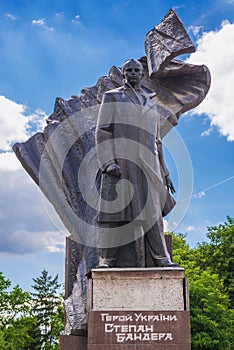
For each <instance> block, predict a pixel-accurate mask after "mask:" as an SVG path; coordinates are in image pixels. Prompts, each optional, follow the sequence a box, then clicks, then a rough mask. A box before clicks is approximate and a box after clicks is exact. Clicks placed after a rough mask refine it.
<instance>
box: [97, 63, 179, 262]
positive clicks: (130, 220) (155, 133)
mask: <svg viewBox="0 0 234 350" xmlns="http://www.w3.org/2000/svg"><path fill="white" fill-rule="evenodd" d="M122 74H123V79H124V84H123V86H121V87H119V88H117V89H114V90H110V91H108V92H106V93H105V94H104V95H103V99H102V103H101V107H100V110H99V115H98V121H97V128H96V149H97V157H98V161H99V166H100V169H101V172H102V181H101V189H100V195H101V197H102V199H101V201H102V202H100V210H99V214H98V222H99V227H100V258H99V267H119V266H121V264H119V263H118V261H119V255H120V254H121V251H122V252H124V253H122V254H124V257H122V259H124V267H130V266H132V267H133V266H134V264H135V265H136V264H137V263H136V262H135V261H136V259H135V260H134V259H133V260H131V257H130V255H131V253H130V252H132V251H134V249H133V245H134V244H135V242H134V241H135V240H136V237H137V238H139V235H137V234H136V231H137V230H138V232H139V230H141V231H142V230H143V232H144V242H145V246H147V248H148V250H149V252H150V255H151V258H152V260H153V263H154V265H155V266H157V267H176V266H178V265H177V264H173V263H172V261H171V259H170V255H169V253H168V251H167V247H166V243H165V238H164V233H163V218H162V211H163V208H164V206H165V203H166V201H167V198H168V196H169V197H170V195H169V191H171V193H174V192H175V189H174V186H173V183H172V181H171V179H170V176H169V172H168V169H167V167H166V164H165V160H164V156H163V148H162V142H161V137H160V110H159V106H158V105H157V104H156V103H155V102H154V96H155V94H154V93H152V91H150V90H148V91H146V89H143V88H142V87H141V80H142V77H143V67H142V64H141V62H140V61H137V60H134V59H130V60H128V61H126V62H125V63H124V65H123V66H122ZM120 180H125V182H124V183H122V187H121V185H120V186H119V188H118V182H119V181H120ZM103 199H104V202H103ZM113 201H114V202H115V205H116V210H108V208H110V206H111V202H113ZM121 204H122V206H121ZM112 209H113V208H112ZM117 209H118V210H117ZM103 229H104V230H106V231H107V233H106V234H102V230H103Z"/></svg>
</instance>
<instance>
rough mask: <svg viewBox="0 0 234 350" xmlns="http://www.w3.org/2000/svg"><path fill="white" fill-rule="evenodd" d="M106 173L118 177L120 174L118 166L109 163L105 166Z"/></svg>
mask: <svg viewBox="0 0 234 350" xmlns="http://www.w3.org/2000/svg"><path fill="white" fill-rule="evenodd" d="M106 173H107V174H109V175H112V176H117V177H119V176H120V175H121V170H120V167H119V166H118V165H117V164H110V165H108V167H107V168H106Z"/></svg>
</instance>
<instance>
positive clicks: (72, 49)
mask: <svg viewBox="0 0 234 350" xmlns="http://www.w3.org/2000/svg"><path fill="white" fill-rule="evenodd" d="M170 8H174V9H175V11H176V12H177V14H178V15H179V17H180V18H181V20H182V21H183V23H184V25H185V27H186V29H187V30H188V32H189V34H190V36H191V38H192V40H193V42H194V44H195V46H196V47H197V52H196V53H195V54H192V55H191V56H190V57H189V58H187V59H188V60H189V61H190V62H193V63H196V64H203V63H204V64H207V66H208V67H209V68H210V71H211V75H212V85H211V89H210V92H209V94H208V96H207V98H206V100H205V101H204V102H203V103H202V104H201V105H200V106H199V107H198V108H197V109H196V110H194V111H193V112H190V113H187V114H186V115H184V116H182V117H181V120H180V123H179V125H178V126H177V128H176V130H177V132H178V133H179V135H180V136H181V137H182V139H183V141H184V144H185V146H184V147H185V148H186V149H187V151H188V154H189V157H190V159H191V164H192V169H193V194H194V195H193V197H192V199H191V202H190V205H189V208H188V210H187V211H186V213H185V216H184V218H183V220H182V221H181V220H178V222H176V219H177V218H173V217H172V218H170V217H169V218H167V222H166V223H165V226H166V227H167V228H169V229H173V230H175V231H176V232H183V233H188V242H189V243H190V244H191V245H192V246H193V245H195V244H196V243H197V242H201V241H203V240H204V239H205V233H206V228H207V226H212V225H216V224H219V223H221V222H223V221H224V220H225V219H226V215H230V216H233V214H234V210H233V209H234V204H233V198H234V157H233V141H234V116H233V113H234V112H233V111H234V99H233V91H234V64H233V63H234V61H233V57H234V44H233V43H234V0H212V1H195V0H191V1H168V0H162V1H159V0H158V1H156V0H154V1H151V0H145V1H137V0H135V1H133V0H116V1H110V0H109V1H107V0H103V1H95V0H91V1H89V0H87V1H86V0H82V1H71V0H69V1H65V0H57V1H56V0H51V1H49V2H48V1H46V0H44V1H43V0H40V1H29V0H28V1H26V0H25V1H23V0H22V1H9V0H8V1H4V0H1V6H0V96H1V97H0V121H1V130H0V192H1V195H0V237H1V245H0V270H1V271H3V273H4V274H5V275H6V276H7V277H8V278H10V279H11V280H12V283H13V284H16V283H19V284H20V285H21V286H22V287H23V288H25V289H29V288H30V285H31V284H32V277H35V276H38V275H39V274H40V272H41V270H42V269H44V268H45V269H46V270H48V271H49V273H51V274H53V275H54V274H56V273H58V274H59V276H60V280H61V281H63V271H64V237H65V233H63V232H59V229H58V226H60V225H59V223H57V225H54V224H53V223H52V222H51V218H50V216H51V215H48V214H47V210H48V209H46V208H47V205H46V208H45V204H44V202H43V201H42V198H41V195H40V193H39V190H38V188H37V186H36V185H35V184H34V183H33V181H32V180H31V179H30V178H29V176H28V175H27V174H26V172H25V171H24V170H23V169H22V168H21V166H20V164H19V162H18V161H17V159H16V158H15V156H14V154H12V152H11V146H12V144H13V143H14V142H16V141H22V140H26V139H27V138H28V137H29V136H30V135H32V134H33V133H35V131H37V130H41V129H42V128H43V124H44V120H45V118H46V116H47V115H49V114H50V113H52V111H53V105H54V100H55V98H56V97H58V96H59V97H63V98H65V99H67V98H69V97H70V96H71V95H78V94H79V93H80V90H81V89H82V88H83V87H85V86H91V85H94V84H95V83H96V80H97V79H98V78H99V77H100V76H103V75H106V74H107V73H108V71H109V69H110V68H111V66H112V65H122V63H123V62H124V61H125V60H126V59H128V58H140V57H141V56H143V55H144V39H145V35H146V34H147V32H148V31H149V30H150V29H152V28H153V26H155V25H156V24H157V23H159V22H160V21H161V20H162V18H163V17H164V15H165V14H166V13H167V11H168V10H169V9H170ZM167 158H168V163H169V167H170V169H171V175H172V178H173V179H174V181H175V184H176V185H178V178H179V176H180V174H178V173H177V169H176V167H177V165H176V164H175V162H174V161H173V159H171V156H170V154H169V152H167ZM182 170H183V172H184V176H186V174H187V171H188V169H187V168H186V164H185V165H184V169H182ZM190 175H191V174H190ZM190 175H189V176H190ZM62 230H63V229H62V228H61V229H60V231H62Z"/></svg>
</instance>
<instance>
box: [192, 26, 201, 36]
mask: <svg viewBox="0 0 234 350" xmlns="http://www.w3.org/2000/svg"><path fill="white" fill-rule="evenodd" d="M202 28H203V27H202V26H190V27H189V28H188V32H192V33H193V35H194V36H198V35H199V33H200V31H201V30H202Z"/></svg>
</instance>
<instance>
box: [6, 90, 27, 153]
mask: <svg viewBox="0 0 234 350" xmlns="http://www.w3.org/2000/svg"><path fill="white" fill-rule="evenodd" d="M25 110H26V107H25V106H24V105H22V104H18V103H16V102H14V101H11V100H9V99H7V98H6V97H4V96H0V125H1V128H0V149H1V150H4V151H8V150H10V149H11V144H12V142H14V141H16V140H24V139H25V137H26V136H27V131H26V130H27V124H28V122H29V121H30V117H26V116H25V115H24V113H25Z"/></svg>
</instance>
